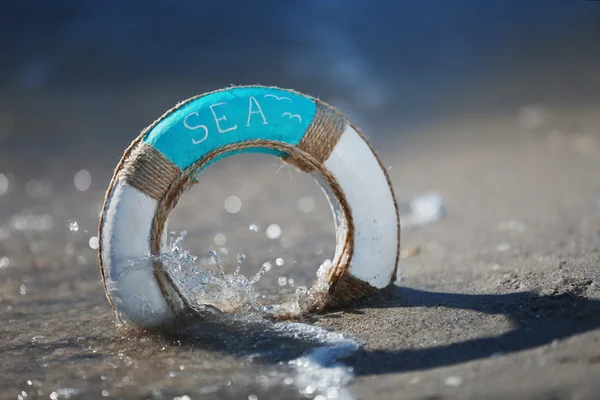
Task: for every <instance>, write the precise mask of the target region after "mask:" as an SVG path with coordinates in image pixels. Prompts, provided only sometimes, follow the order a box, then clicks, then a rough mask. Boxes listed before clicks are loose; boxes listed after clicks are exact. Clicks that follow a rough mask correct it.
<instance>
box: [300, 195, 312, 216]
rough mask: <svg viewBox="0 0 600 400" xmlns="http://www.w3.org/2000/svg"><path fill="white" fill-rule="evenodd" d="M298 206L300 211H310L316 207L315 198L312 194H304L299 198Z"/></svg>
mask: <svg viewBox="0 0 600 400" xmlns="http://www.w3.org/2000/svg"><path fill="white" fill-rule="evenodd" d="M298 208H299V209H300V211H302V212H305V213H309V212H311V211H313V210H314V209H315V199H314V198H312V197H311V196H304V197H301V198H300V200H298Z"/></svg>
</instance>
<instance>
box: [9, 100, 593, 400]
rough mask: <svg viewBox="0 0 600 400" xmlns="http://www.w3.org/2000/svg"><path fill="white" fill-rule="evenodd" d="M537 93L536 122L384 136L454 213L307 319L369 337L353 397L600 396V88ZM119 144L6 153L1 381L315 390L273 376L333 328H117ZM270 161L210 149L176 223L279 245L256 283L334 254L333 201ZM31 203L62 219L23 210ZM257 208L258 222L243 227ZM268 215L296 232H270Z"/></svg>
mask: <svg viewBox="0 0 600 400" xmlns="http://www.w3.org/2000/svg"><path fill="white" fill-rule="evenodd" d="M533 111H534V112H533V114H534V115H533V116H534V118H533V122H532V120H531V118H530V119H527V118H526V117H527V114H526V115H525V119H524V118H523V115H521V121H520V123H519V115H518V114H517V113H516V112H513V113H506V114H492V115H480V116H476V117H469V118H463V117H457V118H454V119H449V120H446V121H437V122H435V123H431V124H428V125H419V126H417V127H414V131H413V132H411V135H406V136H403V137H402V138H398V139H397V140H396V139H393V138H394V137H396V136H395V135H394V132H384V133H383V135H385V136H386V137H391V138H392V139H390V140H389V141H388V143H387V144H386V145H385V146H377V141H375V144H376V147H379V148H380V153H381V155H382V158H383V160H384V163H385V164H386V165H390V166H391V167H392V168H391V170H390V174H391V177H392V181H393V183H394V186H395V188H396V190H397V194H398V195H399V196H400V198H401V199H402V198H404V199H407V198H409V196H410V195H412V194H415V193H423V192H427V191H429V190H434V191H436V192H438V193H440V194H441V195H442V196H443V197H444V198H445V200H446V206H447V210H448V214H447V218H445V219H444V220H443V221H440V222H439V223H437V224H434V225H430V226H424V227H420V228H418V229H416V228H415V229H406V230H405V231H404V232H403V239H402V247H403V249H405V250H408V249H412V251H408V253H407V257H406V258H403V259H402V260H401V269H402V274H403V277H402V281H401V282H399V283H398V285H397V286H395V287H393V288H390V290H387V291H385V292H383V293H380V294H379V295H377V296H375V297H374V298H371V299H368V300H365V301H362V302H360V303H358V304H356V305H354V306H353V307H350V308H348V309H345V310H341V311H337V312H333V313H329V314H326V315H320V316H314V317H313V318H311V319H310V320H307V321H304V322H307V323H310V324H314V325H316V326H319V327H324V328H328V329H331V330H333V331H335V332H343V333H344V334H346V335H347V336H349V337H353V338H355V340H357V341H358V342H359V343H360V344H361V345H362V347H361V349H360V350H358V351H357V352H354V353H352V354H351V355H350V356H349V357H348V358H345V359H344V360H342V361H343V363H344V364H345V365H346V366H349V367H352V369H353V374H354V379H353V380H352V381H351V382H350V385H349V387H348V389H349V391H350V393H351V394H353V395H354V396H356V397H357V398H365V399H367V398H379V399H396V398H409V399H413V398H414V399H425V398H427V399H434V398H435V399H451V398H460V399H465V398H472V399H481V398H492V399H496V398H497V399H504V398H507V397H514V398H531V399H547V398H557V399H558V398H578V399H588V398H589V399H593V398H596V397H597V392H598V390H599V389H600V383H598V380H597V378H598V377H599V376H600V350H598V349H599V348H600V347H599V344H600V330H599V329H598V328H600V270H599V269H598V266H597V264H598V262H599V260H600V247H599V246H598V242H599V241H598V240H599V239H600V237H599V235H600V233H599V227H600V202H599V199H600V181H599V180H598V178H597V171H599V170H600V117H599V116H600V107H599V106H595V107H594V106H589V107H586V108H582V107H577V108H569V107H557V108H553V107H551V106H549V107H548V108H546V112H547V113H548V114H549V115H548V116H546V117H544V118H541V120H540V121H537V123H536V119H535V115H536V114H535V112H536V110H535V109H534V110H533ZM530 114H531V113H530ZM131 138H133V134H132V135H131ZM111 152H112V150H107V153H108V154H109V156H107V157H102V158H100V159H101V160H102V161H101V162H97V161H92V160H93V159H87V160H86V159H85V158H84V157H83V159H81V158H80V159H79V160H76V159H75V158H76V157H74V159H73V160H71V161H70V162H69V163H66V164H65V163H62V164H60V163H52V162H44V161H43V160H42V161H39V162H36V163H34V166H29V167H28V166H26V165H25V164H27V163H25V162H23V160H22V159H20V157H18V156H17V155H13V154H3V155H2V157H1V158H0V172H10V173H11V174H12V175H9V178H10V179H11V186H10V187H9V189H10V191H9V192H8V193H7V194H5V195H4V196H0V207H1V208H0V210H1V215H0V226H3V227H10V229H9V233H10V236H9V237H4V238H3V240H1V241H0V260H2V257H7V258H8V259H9V263H8V265H6V266H3V267H2V268H0V315H1V317H0V320H1V321H2V325H1V327H0V333H1V337H2V340H1V342H0V371H1V373H0V398H7V399H14V398H17V396H18V395H21V396H23V394H22V391H24V392H25V393H26V394H27V396H28V397H27V398H36V397H39V398H49V396H54V397H57V398H66V397H68V396H71V397H72V398H103V397H105V396H106V397H109V398H111V397H112V398H165V399H167V398H168V399H170V398H174V397H177V396H184V395H188V396H190V398H192V399H195V398H215V399H216V398H235V399H237V398H239V399H247V398H248V396H249V395H251V394H254V395H255V396H256V397H257V398H258V399H262V398H295V397H298V398H306V397H309V398H310V397H314V396H309V395H301V394H300V393H299V392H298V390H297V388H296V387H294V386H293V385H292V386H290V385H285V384H282V383H281V382H280V381H281V379H279V378H280V377H281V374H285V373H286V370H285V367H282V364H286V363H287V362H288V361H289V360H293V359H296V358H297V357H299V356H300V355H302V354H304V353H306V352H307V351H310V350H311V349H314V348H316V347H318V346H320V345H321V344H320V343H317V342H315V341H314V340H313V339H311V337H302V336H299V337H289V336H282V335H281V334H279V333H278V332H277V331H276V330H273V329H271V328H272V326H271V327H269V325H263V324H260V323H247V324H240V323H237V322H235V321H234V322H231V323H228V324H225V323H224V322H223V323H222V324H220V323H213V322H211V323H209V322H197V323H194V324H191V325H188V326H186V327H185V328H184V329H183V330H181V331H179V332H178V334H176V335H173V334H172V335H156V334H148V333H146V334H139V333H137V334H132V333H128V332H126V331H124V330H123V329H117V328H116V326H115V318H114V315H113V313H112V310H111V308H110V306H109V303H108V301H107V300H106V298H105V295H104V292H103V288H102V283H101V281H100V274H99V271H98V266H97V260H96V258H95V257H96V256H95V252H94V250H92V249H90V248H89V246H88V239H89V238H90V236H92V235H94V234H95V230H96V224H97V215H98V211H99V208H100V205H101V202H102V199H103V192H104V190H105V188H106V186H107V185H108V180H109V178H110V174H111V170H112V168H113V166H114V165H116V162H117V160H118V158H119V156H120V154H119V151H114V152H112V153H111ZM88 153H91V151H89V150H88ZM103 154H104V153H103ZM272 163H275V164H278V162H277V161H276V160H274V161H273V162H272ZM81 168H87V169H88V170H89V171H90V172H91V174H92V177H93V181H92V186H91V188H90V189H89V190H87V191H85V192H78V191H77V190H76V189H75V188H74V187H73V183H72V177H73V175H74V174H75V172H77V170H79V169H81ZM276 169H277V166H273V165H271V162H270V161H268V162H267V161H265V160H264V159H260V160H258V162H257V160H254V159H252V160H246V159H240V160H238V161H235V160H234V159H231V162H229V161H226V162H223V165H222V166H215V168H214V169H213V170H210V171H207V172H206V175H205V176H204V179H203V180H202V182H201V183H200V184H199V185H198V188H196V189H194V192H193V193H192V194H191V195H188V196H187V197H186V198H184V200H182V204H180V206H179V207H178V208H177V209H176V212H175V213H174V214H173V218H172V220H171V221H170V223H171V226H170V228H171V229H175V230H179V229H187V230H188V231H190V239H189V242H190V243H189V246H190V249H191V250H192V251H193V252H195V254H200V255H201V254H203V253H205V252H206V249H207V247H208V245H214V243H213V237H214V236H215V235H216V234H217V233H224V234H226V236H227V242H226V244H225V245H224V246H223V247H225V248H227V249H228V251H229V253H230V254H229V255H230V256H231V255H232V254H235V253H237V252H244V253H246V255H247V256H248V260H247V264H246V265H245V271H248V273H250V272H252V271H256V270H257V269H258V268H259V267H260V265H261V264H262V263H263V262H264V261H267V260H273V259H275V258H276V257H279V256H281V257H283V258H284V259H285V264H284V268H283V269H281V270H280V271H279V273H277V274H272V275H271V277H270V278H269V277H267V279H266V280H265V281H263V287H271V288H272V287H275V286H274V285H275V282H276V280H277V277H278V276H279V275H280V274H281V275H286V276H288V277H289V276H294V277H295V281H297V284H296V285H299V284H300V283H301V282H302V280H307V279H308V276H309V275H311V274H314V272H315V271H316V269H317V267H318V264H319V263H320V262H322V261H323V259H325V258H328V256H327V255H328V254H329V257H330V256H331V255H332V254H333V245H334V244H333V227H332V226H331V224H332V222H331V221H332V219H331V216H330V215H329V210H328V208H327V206H326V202H325V199H324V197H323V196H322V195H320V194H319V189H318V188H316V187H315V185H314V184H313V183H312V182H311V181H310V180H309V179H308V178H306V177H302V176H300V175H298V174H296V173H295V172H294V173H292V172H291V171H290V172H289V174H288V171H287V170H286V169H283V170H281V171H279V172H277V173H276V172H275V171H276ZM236 174H237V175H236ZM294 174H295V175H294ZM290 175H291V178H290ZM43 176H48V177H50V179H51V181H52V182H53V188H52V193H51V194H50V195H49V196H47V197H46V196H45V195H44V196H42V197H38V198H32V196H31V194H32V191H33V192H35V191H34V190H33V189H31V187H30V188H29V190H28V191H27V190H26V185H25V183H26V182H27V181H28V180H29V179H31V178H40V177H43ZM249 177H252V178H253V181H252V182H253V184H247V182H246V181H247V180H248V178H249ZM290 179H291V180H292V183H291V184H290V183H289V182H290ZM12 183H14V184H12ZM244 183H246V185H245V186H244ZM30 186H31V184H30ZM42 192H43V191H42ZM38 194H39V193H38ZM42 194H43V193H42ZM232 194H237V195H238V196H239V197H240V198H241V200H242V204H243V207H242V210H243V211H242V212H240V213H239V214H235V215H232V214H228V213H227V212H226V211H225V210H224V208H223V201H224V200H225V198H226V197H227V196H229V195H232ZM306 195H310V196H312V197H314V199H315V201H316V207H315V210H314V211H312V212H309V213H302V212H301V211H299V210H298V207H297V201H298V199H299V198H300V197H302V196H306ZM33 197H35V196H33ZM15 215H16V216H17V219H15ZM25 215H34V216H38V217H42V216H44V215H49V216H51V218H52V222H51V224H48V218H46V219H45V220H44V219H42V218H38V219H35V218H29V219H27V218H25V219H23V218H21V219H18V216H25ZM69 220H76V221H78V224H79V226H80V230H79V231H78V232H70V231H69V230H68V228H67V225H68V221H69ZM255 222H256V223H258V224H259V225H261V229H262V230H261V232H259V233H255V232H252V231H250V230H249V229H248V226H249V224H250V223H255ZM270 223H277V224H279V225H280V226H281V228H282V232H283V235H282V239H283V238H285V239H286V240H288V241H287V242H286V241H285V240H284V241H283V242H282V241H281V240H277V241H272V240H271V239H268V238H266V237H265V235H264V229H265V228H266V226H267V225H269V224H270ZM50 225H51V226H50ZM84 230H88V231H89V232H90V233H89V234H86V233H85V232H84ZM4 236H6V235H4ZM68 243H70V244H71V245H67V244H68ZM68 253H70V254H68ZM294 261H297V262H298V263H297V264H294ZM3 265H4V264H3ZM231 267H232V265H230V268H231ZM294 274H295V275H294ZM278 379H279V380H278ZM274 382H275V383H274ZM53 393H55V394H53ZM340 398H341V396H340Z"/></svg>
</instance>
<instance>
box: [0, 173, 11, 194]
mask: <svg viewBox="0 0 600 400" xmlns="http://www.w3.org/2000/svg"><path fill="white" fill-rule="evenodd" d="M9 186H10V182H9V180H8V177H7V176H6V175H4V174H2V173H0V196H3V195H5V194H6V193H7V192H8V188H9Z"/></svg>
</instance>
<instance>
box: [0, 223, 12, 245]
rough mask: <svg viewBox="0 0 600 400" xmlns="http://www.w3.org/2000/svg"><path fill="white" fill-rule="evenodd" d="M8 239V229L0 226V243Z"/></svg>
mask: <svg viewBox="0 0 600 400" xmlns="http://www.w3.org/2000/svg"><path fill="white" fill-rule="evenodd" d="M9 237H10V229H9V228H8V226H0V242H1V241H3V240H6V239H8V238H9Z"/></svg>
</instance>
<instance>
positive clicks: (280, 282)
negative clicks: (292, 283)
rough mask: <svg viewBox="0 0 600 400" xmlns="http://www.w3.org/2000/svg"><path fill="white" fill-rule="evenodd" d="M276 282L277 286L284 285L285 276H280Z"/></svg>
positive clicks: (285, 281)
mask: <svg viewBox="0 0 600 400" xmlns="http://www.w3.org/2000/svg"><path fill="white" fill-rule="evenodd" d="M277 283H279V286H285V284H286V283H287V279H286V278H285V276H280V277H279V279H278V280H277Z"/></svg>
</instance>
